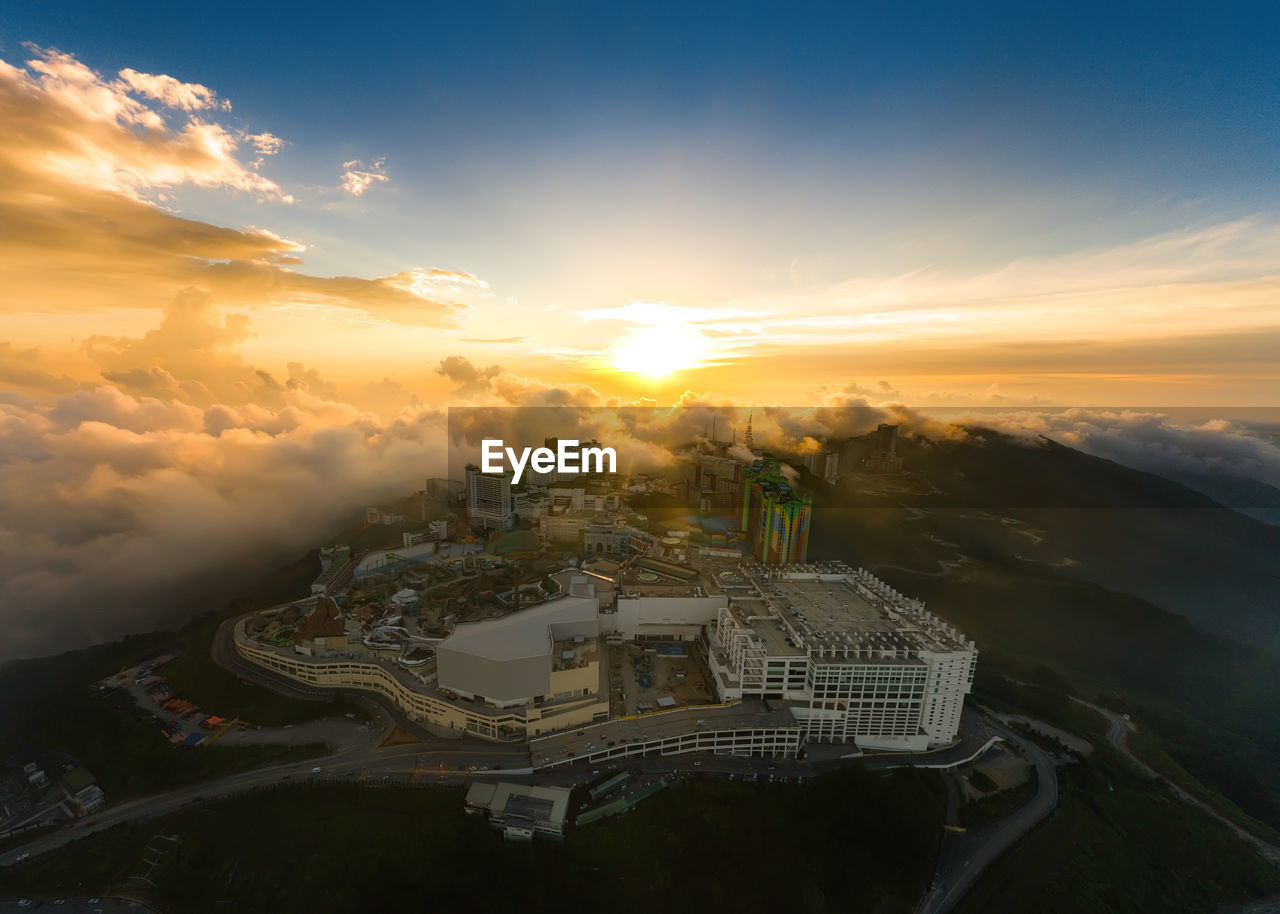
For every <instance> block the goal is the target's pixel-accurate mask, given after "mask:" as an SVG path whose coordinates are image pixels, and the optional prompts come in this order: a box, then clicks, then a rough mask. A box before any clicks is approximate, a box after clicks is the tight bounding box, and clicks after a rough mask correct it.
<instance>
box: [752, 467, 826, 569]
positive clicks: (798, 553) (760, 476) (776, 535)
mask: <svg viewBox="0 0 1280 914" xmlns="http://www.w3.org/2000/svg"><path fill="white" fill-rule="evenodd" d="M741 478H742V488H741V496H740V497H741V501H742V516H741V519H740V529H741V530H742V534H743V535H744V536H745V537H746V540H747V543H748V544H749V546H750V547H751V552H752V554H753V555H754V556H755V557H756V558H757V559H758V560H759V561H761V562H764V563H765V564H768V565H803V564H804V562H805V556H806V554H807V553H808V550H809V521H810V517H811V515H812V514H813V499H811V498H810V497H809V496H807V495H801V494H800V493H799V492H797V491H795V490H794V489H793V488H791V483H790V482H788V481H787V479H786V478H785V477H784V476H783V475H782V466H781V464H780V463H779V462H778V461H777V460H776V459H774V458H773V457H764V458H761V459H760V460H757V461H756V462H755V463H753V464H752V465H751V466H749V467H744V468H743V470H742V477H741Z"/></svg>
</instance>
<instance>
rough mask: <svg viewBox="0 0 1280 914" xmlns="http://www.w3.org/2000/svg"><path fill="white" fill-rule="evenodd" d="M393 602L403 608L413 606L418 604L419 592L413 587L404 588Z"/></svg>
mask: <svg viewBox="0 0 1280 914" xmlns="http://www.w3.org/2000/svg"><path fill="white" fill-rule="evenodd" d="M391 602H392V603H394V604H395V605H396V606H398V607H400V608H401V609H407V608H409V607H411V606H417V605H418V592H417V591H416V590H413V589H412V588H409V587H406V588H405V589H404V590H401V591H398V592H397V593H396V595H395V596H394V597H392V598H391Z"/></svg>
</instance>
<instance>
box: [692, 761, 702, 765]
mask: <svg viewBox="0 0 1280 914" xmlns="http://www.w3.org/2000/svg"><path fill="white" fill-rule="evenodd" d="M693 764H695V765H701V764H702V762H700V761H699V762H694V763H693Z"/></svg>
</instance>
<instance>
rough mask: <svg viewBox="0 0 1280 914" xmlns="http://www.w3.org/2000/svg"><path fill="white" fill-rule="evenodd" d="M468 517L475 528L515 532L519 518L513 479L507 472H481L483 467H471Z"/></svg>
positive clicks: (468, 482)
mask: <svg viewBox="0 0 1280 914" xmlns="http://www.w3.org/2000/svg"><path fill="white" fill-rule="evenodd" d="M467 516H468V518H470V521H471V526H472V527H477V528H479V527H483V528H485V529H488V530H509V529H511V525H512V523H513V521H514V519H515V503H514V501H513V500H512V497H511V477H510V476H509V475H507V474H505V473H504V474H498V473H481V472H480V468H479V467H477V466H475V465H474V464H468V465H467Z"/></svg>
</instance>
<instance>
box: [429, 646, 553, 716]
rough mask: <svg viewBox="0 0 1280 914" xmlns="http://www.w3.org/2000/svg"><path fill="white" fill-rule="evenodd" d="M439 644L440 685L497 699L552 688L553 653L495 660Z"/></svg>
mask: <svg viewBox="0 0 1280 914" xmlns="http://www.w3.org/2000/svg"><path fill="white" fill-rule="evenodd" d="M447 643H448V642H441V643H440V644H439V645H437V646H436V674H437V678H438V679H439V682H440V687H441V688H445V689H450V690H452V691H454V692H459V693H464V694H467V695H476V696H484V697H485V698H492V699H494V700H495V701H500V702H501V701H516V700H519V699H522V698H536V697H538V696H541V695H546V694H548V693H549V692H550V690H551V654H550V653H547V654H542V655H541V656H536V657H524V658H521V659H519V660H493V659H490V658H488V657H480V656H477V655H476V654H471V653H466V652H463V651H455V650H452V649H450V648H448V647H446V645H447Z"/></svg>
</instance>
